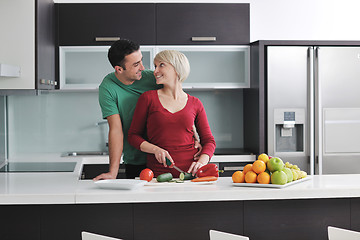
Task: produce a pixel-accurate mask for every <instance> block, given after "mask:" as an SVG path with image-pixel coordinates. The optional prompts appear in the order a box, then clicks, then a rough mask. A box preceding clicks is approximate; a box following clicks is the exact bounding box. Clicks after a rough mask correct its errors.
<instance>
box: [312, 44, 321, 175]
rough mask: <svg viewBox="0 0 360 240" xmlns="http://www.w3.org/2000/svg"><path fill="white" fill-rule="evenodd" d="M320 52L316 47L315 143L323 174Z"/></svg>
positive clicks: (319, 169) (319, 165) (318, 164)
mask: <svg viewBox="0 0 360 240" xmlns="http://www.w3.org/2000/svg"><path fill="white" fill-rule="evenodd" d="M319 52H320V47H315V52H314V80H315V89H314V95H315V120H316V121H315V122H316V123H317V124H316V126H315V141H316V142H315V145H316V149H317V152H316V155H317V161H316V162H317V167H318V173H319V175H322V169H323V167H322V163H323V162H322V159H323V153H322V149H323V129H322V122H323V121H322V102H321V99H322V96H321V81H320V78H319Z"/></svg>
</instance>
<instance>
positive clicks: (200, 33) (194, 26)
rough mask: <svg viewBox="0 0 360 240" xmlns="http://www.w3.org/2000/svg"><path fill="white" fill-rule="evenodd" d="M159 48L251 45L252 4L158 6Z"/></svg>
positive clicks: (175, 4)
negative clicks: (176, 45) (164, 46)
mask: <svg viewBox="0 0 360 240" xmlns="http://www.w3.org/2000/svg"><path fill="white" fill-rule="evenodd" d="M156 28H157V30H156V31H157V34H156V37H157V44H161V45H165V44H166V45H167V44H185V45H187V44H189V45H190V44H191V45H196V44H215V45H219V44H249V42H250V14H249V4H248V3H244V4H227V3H225V4H220V3H219V4H218V3H206V4H201V3H178V4H177V3H169V4H166V3H164V4H157V5H156Z"/></svg>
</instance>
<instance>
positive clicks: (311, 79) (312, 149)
mask: <svg viewBox="0 0 360 240" xmlns="http://www.w3.org/2000/svg"><path fill="white" fill-rule="evenodd" d="M314 58H315V55H314V47H309V48H308V91H307V92H308V95H309V96H308V99H309V102H308V122H309V129H308V130H307V132H308V134H309V145H308V147H309V156H310V163H309V164H310V174H311V175H313V174H315V143H314V141H315V136H314V135H315V131H314V126H315V111H314V106H315V105H314V104H315V103H314V102H315V100H314V98H315V96H314V85H315V83H314V78H315V75H314V74H315V73H314Z"/></svg>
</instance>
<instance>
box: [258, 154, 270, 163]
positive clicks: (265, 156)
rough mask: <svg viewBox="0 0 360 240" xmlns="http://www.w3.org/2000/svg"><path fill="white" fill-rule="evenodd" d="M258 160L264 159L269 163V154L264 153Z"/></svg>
mask: <svg viewBox="0 0 360 240" xmlns="http://www.w3.org/2000/svg"><path fill="white" fill-rule="evenodd" d="M258 160H261V161H264V163H267V162H268V161H269V156H268V155H267V154H265V153H262V154H260V155H259V156H258Z"/></svg>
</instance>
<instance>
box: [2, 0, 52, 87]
mask: <svg viewBox="0 0 360 240" xmlns="http://www.w3.org/2000/svg"><path fill="white" fill-rule="evenodd" d="M19 6H21V7H19ZM0 29H1V31H2V35H1V39H0V52H1V54H0V63H3V64H9V65H12V66H16V68H18V69H20V73H19V74H17V75H16V76H15V77H9V76H7V75H6V76H1V77H0V89H6V90H8V89H26V90H29V89H53V88H54V87H55V85H56V82H55V30H54V29H55V24H54V2H53V1H52V0H29V1H22V0H13V1H0Z"/></svg>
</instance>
